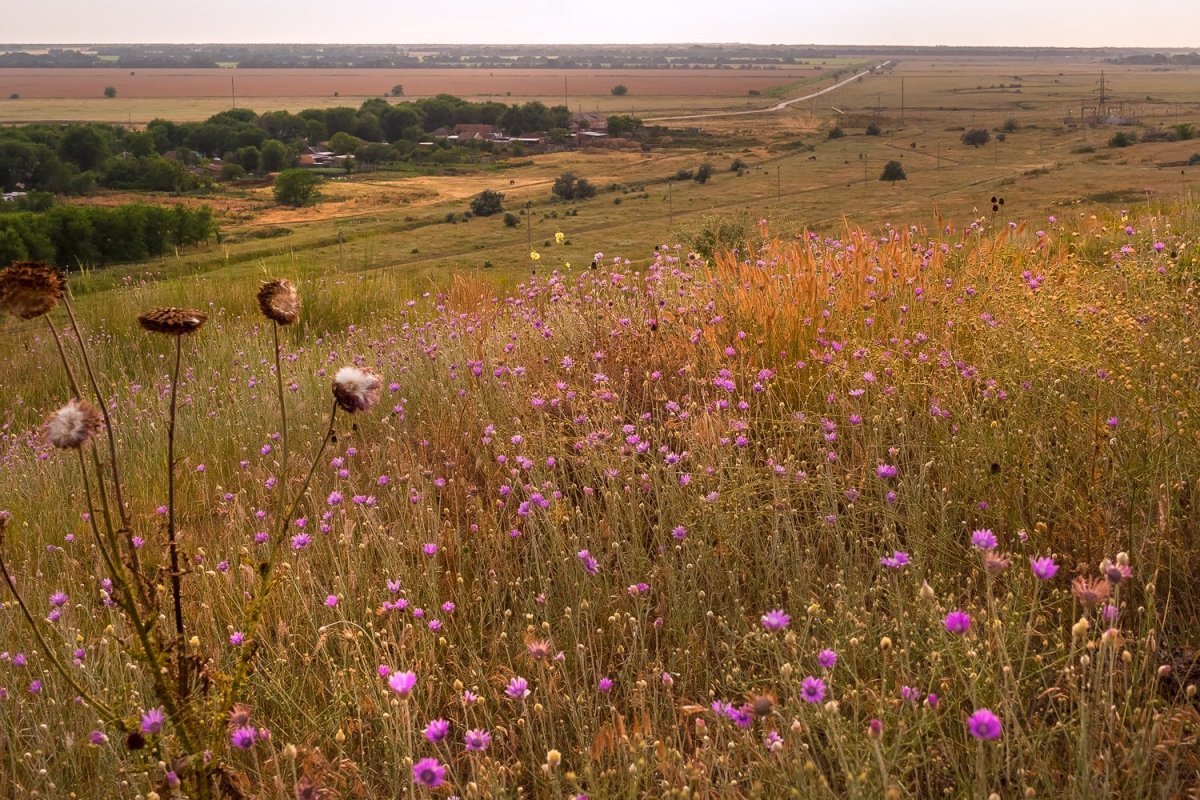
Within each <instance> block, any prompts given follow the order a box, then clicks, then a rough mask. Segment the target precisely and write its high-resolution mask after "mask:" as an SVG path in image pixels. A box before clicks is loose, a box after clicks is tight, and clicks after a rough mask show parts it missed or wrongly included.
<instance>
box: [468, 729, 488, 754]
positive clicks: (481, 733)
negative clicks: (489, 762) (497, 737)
mask: <svg viewBox="0 0 1200 800" xmlns="http://www.w3.org/2000/svg"><path fill="white" fill-rule="evenodd" d="M491 743H492V735H491V734H490V733H488V732H487V731H485V730H484V729H483V728H472V729H471V730H469V731H467V734H466V736H464V737H463V744H465V745H466V746H467V750H468V751H470V752H473V753H481V752H483V751H484V750H487V749H488V745H489V744H491Z"/></svg>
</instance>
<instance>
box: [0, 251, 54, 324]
mask: <svg viewBox="0 0 1200 800" xmlns="http://www.w3.org/2000/svg"><path fill="white" fill-rule="evenodd" d="M66 286H67V284H66V281H64V280H63V278H62V276H61V275H59V274H58V271H57V270H55V269H54V268H53V267H50V266H48V265H46V264H43V263H41V262H38V261H16V262H14V263H13V264H12V266H9V267H7V268H5V269H3V270H0V308H3V309H4V310H5V311H7V312H8V313H10V314H12V315H13V316H16V317H20V318H21V319H33V318H34V317H40V316H41V315H42V314H45V313H46V312H47V311H49V310H50V309H52V308H54V307H55V306H56V305H58V301H59V300H61V299H62V298H63V294H64V293H65V291H66Z"/></svg>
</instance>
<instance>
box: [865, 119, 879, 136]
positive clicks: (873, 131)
mask: <svg viewBox="0 0 1200 800" xmlns="http://www.w3.org/2000/svg"><path fill="white" fill-rule="evenodd" d="M864 133H866V134H867V136H878V135H879V134H880V133H881V131H880V130H879V126H878V125H876V124H875V123H874V122H872V123H871V124H870V125H868V126H867V129H866V130H865V131H864Z"/></svg>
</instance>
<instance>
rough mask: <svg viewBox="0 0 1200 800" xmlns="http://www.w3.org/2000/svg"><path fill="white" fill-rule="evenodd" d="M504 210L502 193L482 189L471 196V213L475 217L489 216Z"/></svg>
mask: <svg viewBox="0 0 1200 800" xmlns="http://www.w3.org/2000/svg"><path fill="white" fill-rule="evenodd" d="M503 210H504V194H503V193H502V192H496V191H493V190H491V189H484V190H483V191H482V192H480V193H479V194H477V195H475V196H474V197H472V198H471V213H473V214H474V215H475V216H477V217H490V216H491V215H492V214H498V213H500V212H501V211H503Z"/></svg>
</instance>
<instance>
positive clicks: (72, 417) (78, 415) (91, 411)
mask: <svg viewBox="0 0 1200 800" xmlns="http://www.w3.org/2000/svg"><path fill="white" fill-rule="evenodd" d="M103 424H104V421H103V418H102V417H101V416H100V411H99V409H97V408H96V407H95V406H94V405H92V404H91V403H89V402H88V401H86V400H71V401H70V402H68V403H67V404H66V405H65V406H63V407H62V408H60V409H59V410H58V411H55V412H54V413H53V414H51V415H50V418H49V419H48V420H46V425H45V427H44V428H43V433H44V434H45V437H46V441H48V442H49V443H50V444H52V445H54V446H55V447H57V448H59V449H61V450H72V449H78V448H80V447H82V446H83V445H84V443H85V442H87V440H88V439H91V438H92V437H93V436H95V435H96V434H97V433H99V432H100V428H101V427H102V426H103Z"/></svg>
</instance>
